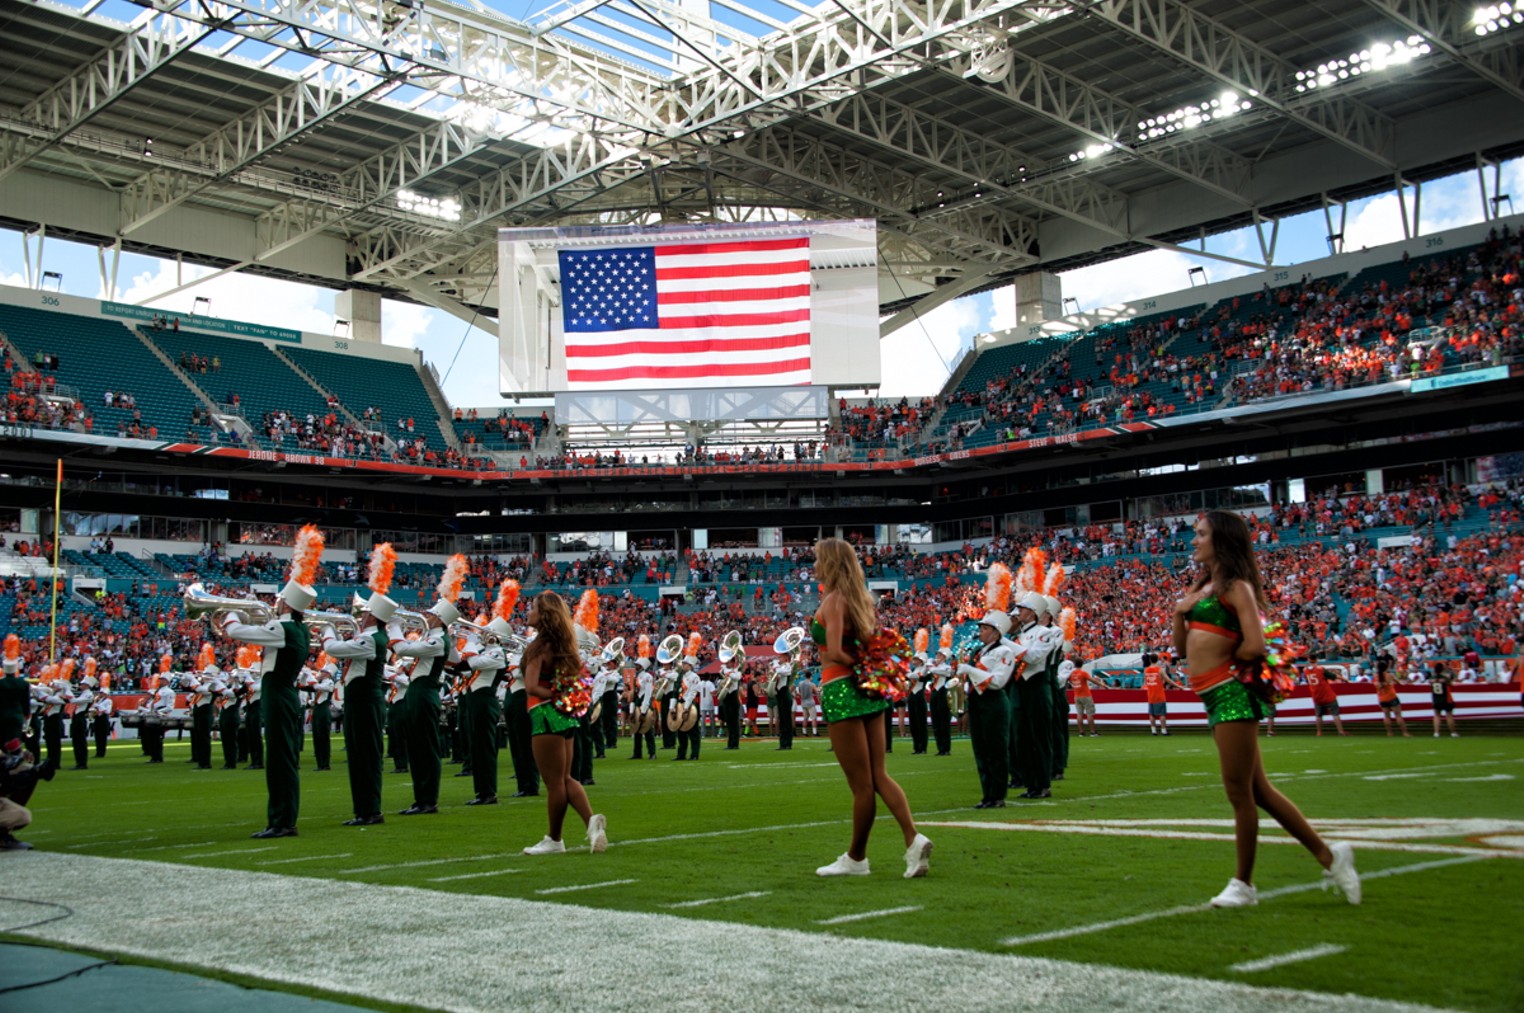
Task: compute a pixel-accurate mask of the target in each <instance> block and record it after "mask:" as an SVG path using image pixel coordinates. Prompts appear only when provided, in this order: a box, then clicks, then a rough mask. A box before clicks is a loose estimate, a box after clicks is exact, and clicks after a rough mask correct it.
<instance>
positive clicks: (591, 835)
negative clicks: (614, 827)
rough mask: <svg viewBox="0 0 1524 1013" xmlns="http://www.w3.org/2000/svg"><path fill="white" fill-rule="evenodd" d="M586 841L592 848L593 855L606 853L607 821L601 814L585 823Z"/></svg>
mask: <svg viewBox="0 0 1524 1013" xmlns="http://www.w3.org/2000/svg"><path fill="white" fill-rule="evenodd" d="M587 840H588V844H590V845H591V846H592V849H593V854H595V855H596V854H598V853H599V852H602V851H607V850H608V847H609V832H608V820H606V819H604V818H603V815H602V814H601V813H599V814H597V815H595V816H593V818H592V819H590V820H588V821H587Z"/></svg>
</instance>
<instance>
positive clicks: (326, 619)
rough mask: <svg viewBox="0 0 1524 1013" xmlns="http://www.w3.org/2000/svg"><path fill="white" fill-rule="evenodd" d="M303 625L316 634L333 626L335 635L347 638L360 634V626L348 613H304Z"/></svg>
mask: <svg viewBox="0 0 1524 1013" xmlns="http://www.w3.org/2000/svg"><path fill="white" fill-rule="evenodd" d="M302 624H303V625H305V626H306V627H307V628H308V629H309V630H311V631H312V632H314V633H316V632H317V631H318V630H320V629H322V628H323V627H324V626H332V627H333V630H334V632H335V633H339V634H342V635H343V636H346V637H354V636H355V635H356V634H358V633H359V632H360V624H359V623H358V622H356V621H355V617H354V616H352V615H350V614H349V613H348V612H303V613H302Z"/></svg>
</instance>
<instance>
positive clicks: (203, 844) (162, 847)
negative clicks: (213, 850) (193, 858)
mask: <svg viewBox="0 0 1524 1013" xmlns="http://www.w3.org/2000/svg"><path fill="white" fill-rule="evenodd" d="M216 843H217V842H216V841H194V842H192V843H190V844H159V845H155V846H154V847H152V848H139V849H138V854H140V855H141V854H147V853H148V852H150V851H174V850H175V849H176V848H209V847H211V846H212V845H213V844H216Z"/></svg>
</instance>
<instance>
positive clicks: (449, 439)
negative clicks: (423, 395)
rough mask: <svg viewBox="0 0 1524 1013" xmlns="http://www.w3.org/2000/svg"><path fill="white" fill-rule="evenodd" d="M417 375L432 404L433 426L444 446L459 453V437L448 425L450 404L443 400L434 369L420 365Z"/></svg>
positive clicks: (426, 364) (423, 364) (450, 414)
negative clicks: (434, 416) (436, 429)
mask: <svg viewBox="0 0 1524 1013" xmlns="http://www.w3.org/2000/svg"><path fill="white" fill-rule="evenodd" d="M418 375H419V376H420V377H421V378H422V379H423V389H424V391H425V392H427V393H428V395H429V400H430V401H431V402H433V404H434V411H435V413H436V418H435V420H434V424H435V426H437V427H438V429H439V435H440V436H441V437H443V438H444V441H445V446H447V447H450V448H452V449H454V450H457V451H460V450H463V449H464V448H463V447H462V445H461V442H460V437H459V436H458V435H457V434H456V432H455V427H454V426H453V425H451V424H450V419H451V418H452V417H453V412H452V411H451V410H450V402H449V401H447V400H445V396H444V390H443V389H441V388H440V386H439V377H437V376H435V375H434V367H433V366H431V365H429V364H428V363H426V362H424V363H420V364H419V368H418Z"/></svg>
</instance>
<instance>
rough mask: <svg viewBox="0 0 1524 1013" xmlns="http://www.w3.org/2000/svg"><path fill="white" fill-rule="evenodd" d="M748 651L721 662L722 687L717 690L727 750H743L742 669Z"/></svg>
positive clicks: (742, 651)
mask: <svg viewBox="0 0 1524 1013" xmlns="http://www.w3.org/2000/svg"><path fill="white" fill-rule="evenodd" d="M745 660H746V649H745V648H744V647H743V648H742V649H740V650H738V651H736V652H735V654H734V655H733V656H731V657H730V658H728V659H726V660H724V661H721V662H720V685H719V688H718V689H717V690H715V696H716V697H717V698H718V700H719V708H720V724H722V725H724V726H725V748H726V749H740V748H741V668H742V666H743V665H744V664H745Z"/></svg>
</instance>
